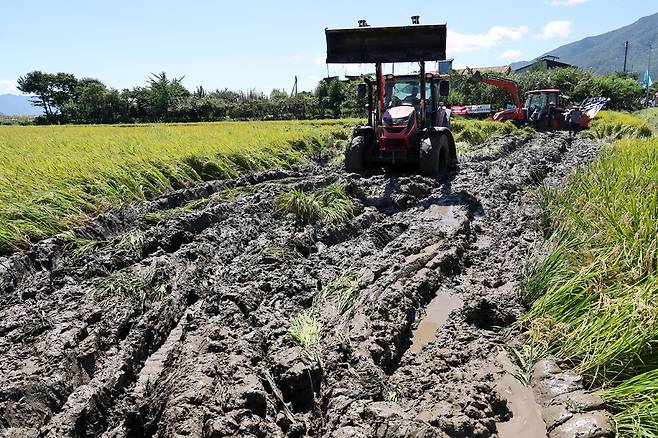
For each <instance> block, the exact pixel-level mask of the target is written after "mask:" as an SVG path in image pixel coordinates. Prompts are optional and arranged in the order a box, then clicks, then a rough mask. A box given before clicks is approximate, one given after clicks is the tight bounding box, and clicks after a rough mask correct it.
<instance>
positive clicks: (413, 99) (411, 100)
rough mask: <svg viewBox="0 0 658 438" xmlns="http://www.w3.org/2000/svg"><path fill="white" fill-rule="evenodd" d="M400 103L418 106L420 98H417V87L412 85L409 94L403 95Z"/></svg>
mask: <svg viewBox="0 0 658 438" xmlns="http://www.w3.org/2000/svg"><path fill="white" fill-rule="evenodd" d="M402 103H403V104H407V105H411V106H414V107H418V106H419V105H420V99H419V98H418V87H416V86H414V87H412V88H411V94H410V95H408V96H407V97H405V98H404V100H403V101H402Z"/></svg>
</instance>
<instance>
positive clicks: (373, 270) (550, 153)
mask: <svg viewBox="0 0 658 438" xmlns="http://www.w3.org/2000/svg"><path fill="white" fill-rule="evenodd" d="M597 152H598V146H597V144H595V143H592V142H589V141H586V140H582V139H578V140H573V139H571V138H569V137H567V136H565V135H563V134H538V135H536V136H534V137H532V136H528V137H507V138H502V139H496V140H493V141H491V142H490V143H489V144H487V145H484V146H483V147H482V148H480V149H478V150H477V151H475V152H472V153H471V154H469V155H468V156H465V157H462V158H461V160H460V161H461V162H460V169H459V170H458V171H456V172H453V174H452V175H451V176H450V178H449V179H448V180H446V181H436V180H432V179H428V178H423V177H420V176H415V175H393V176H387V175H383V174H375V175H369V176H365V177H364V176H357V175H347V174H344V173H343V172H341V171H339V170H336V169H335V168H333V167H312V168H310V169H308V170H305V171H301V172H282V171H270V172H265V173H260V174H255V175H250V176H247V177H244V178H241V179H237V180H231V181H224V182H212V183H206V184H203V185H200V186H198V187H195V188H192V189H186V190H181V191H178V192H174V193H172V194H170V195H167V196H165V197H163V198H161V199H159V200H156V201H153V202H151V203H150V204H148V205H146V206H129V207H126V208H125V209H123V210H121V211H119V212H117V213H114V214H104V215H102V216H100V217H99V218H97V219H96V220H94V221H93V222H92V223H91V224H89V225H87V226H85V227H82V228H81V229H79V230H75V231H74V233H75V234H76V236H78V237H84V238H85V240H84V241H82V240H75V241H71V240H70V239H66V238H65V237H64V236H58V237H55V238H51V239H48V240H45V241H42V242H40V243H39V244H36V245H34V247H33V249H31V250H30V251H27V252H21V253H16V254H13V255H11V256H8V257H5V258H0V431H3V430H4V432H5V433H6V435H7V436H17V437H32V436H42V437H53V438H54V437H68V436H71V437H91V436H103V437H146V436H158V437H170V436H192V437H196V436H212V437H230V436H236V437H238V436H240V437H284V436H290V437H295V436H298V437H301V436H318V437H364V438H365V437H410V436H413V437H436V436H459V437H461V436H473V437H488V436H494V435H496V434H497V433H498V429H500V431H501V436H503V437H504V436H505V434H504V433H503V430H514V429H513V428H510V427H506V426H509V425H511V423H510V422H511V421H513V420H512V419H513V418H514V416H513V415H514V409H513V406H514V402H513V401H512V400H506V397H505V394H504V391H501V389H500V387H501V383H500V382H501V381H504V380H501V379H503V377H504V376H505V372H504V368H505V366H506V365H505V363H506V361H505V358H504V356H505V353H504V351H505V348H504V347H505V344H506V342H508V341H509V337H508V336H509V333H508V331H506V330H504V328H505V327H507V326H509V325H511V324H512V323H513V322H514V321H515V320H516V319H517V318H518V317H519V316H520V315H521V314H522V312H523V307H522V306H521V304H520V302H519V296H518V287H519V281H520V278H521V270H522V266H523V263H524V260H525V258H526V256H527V254H528V253H529V252H530V251H531V250H532V249H533V248H535V246H536V244H537V243H538V242H540V241H541V238H542V236H541V235H539V234H538V232H537V226H536V207H535V205H534V197H533V196H534V192H535V191H536V190H537V188H538V186H539V185H540V184H541V182H542V181H544V180H545V179H547V178H549V179H551V180H552V181H554V182H555V181H559V180H561V179H562V178H563V177H564V176H565V175H567V174H568V173H569V172H571V171H572V170H573V169H574V168H575V167H576V166H577V165H580V164H583V163H586V162H587V161H589V160H591V159H592V158H593V157H595V156H596V154H597ZM339 179H342V180H344V181H346V182H347V183H348V188H349V190H350V192H351V195H352V197H353V199H354V200H355V204H356V214H355V217H354V218H353V219H352V220H351V221H349V222H348V223H345V224H341V225H334V226H324V225H317V226H300V225H296V224H294V223H293V222H292V221H290V220H288V219H287V218H284V217H280V216H279V215H277V214H275V212H274V210H275V208H274V207H275V205H274V198H275V195H276V194H277V193H280V192H282V191H284V190H290V189H293V188H295V189H301V190H305V191H307V190H313V189H317V188H321V187H325V186H327V185H329V184H331V183H332V182H334V181H336V180H339ZM218 194H219V195H218ZM212 195H214V196H212ZM203 199H206V200H207V202H206V201H203V202H198V201H199V200H203ZM191 205H194V208H191V207H190V208H183V207H186V206H188V207H189V206H191ZM145 214H146V216H145ZM341 276H342V277H341ZM336 278H353V279H354V283H353V284H352V289H351V294H350V296H349V297H348V298H349V300H347V301H341V300H340V299H338V298H336V297H324V298H323V299H320V298H318V297H321V296H322V295H321V294H320V291H322V290H323V289H324V290H326V287H327V285H328V284H331V282H332V281H333V280H334V279H336ZM311 307H313V308H314V309H315V314H316V317H317V319H318V322H319V324H320V326H321V330H320V339H319V342H317V344H315V345H314V346H312V347H310V348H308V349H306V350H304V349H302V348H301V347H299V346H298V345H296V344H295V343H293V342H292V341H290V340H289V339H288V338H287V337H286V336H285V335H286V333H287V331H288V330H289V328H290V321H291V320H292V319H293V318H295V317H296V316H298V315H299V314H302V313H303V312H305V311H307V309H310V308H311ZM517 402H518V401H517ZM517 419H518V418H517ZM538 424H539V425H540V426H541V422H540V423H538ZM535 426H537V424H535Z"/></svg>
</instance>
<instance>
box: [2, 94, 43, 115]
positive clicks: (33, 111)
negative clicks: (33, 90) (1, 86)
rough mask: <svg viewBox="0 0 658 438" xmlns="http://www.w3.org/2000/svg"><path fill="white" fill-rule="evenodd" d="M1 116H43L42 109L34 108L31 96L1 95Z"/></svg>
mask: <svg viewBox="0 0 658 438" xmlns="http://www.w3.org/2000/svg"><path fill="white" fill-rule="evenodd" d="M0 114H4V115H6V116H38V115H41V114H43V111H42V110H41V108H37V107H35V106H32V104H31V103H30V96H16V95H14V94H0Z"/></svg>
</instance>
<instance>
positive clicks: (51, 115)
mask: <svg viewBox="0 0 658 438" xmlns="http://www.w3.org/2000/svg"><path fill="white" fill-rule="evenodd" d="M182 79H183V78H173V77H169V76H168V75H167V74H166V73H164V72H163V73H159V74H152V75H151V76H150V77H149V78H148V80H147V83H146V85H145V86H141V87H139V86H138V87H134V88H132V89H123V90H117V89H114V88H111V87H108V86H106V85H105V84H104V83H103V82H101V81H100V80H98V79H92V78H82V79H78V78H76V77H75V76H74V75H72V74H70V73H44V72H41V71H33V72H30V73H28V74H26V75H25V76H22V77H20V78H19V79H18V89H19V90H20V91H22V92H23V93H28V94H31V95H33V98H32V104H33V105H35V106H38V107H40V108H42V109H43V116H40V117H37V119H36V122H37V123H44V124H50V123H99V124H100V123H140V122H204V121H218V120H246V119H273V120H276V119H313V118H327V117H333V118H338V117H355V116H362V115H363V113H364V107H365V102H357V99H356V94H357V93H356V86H357V83H356V82H355V81H352V82H344V81H340V80H338V78H327V79H324V80H322V81H321V82H320V84H319V85H318V86H317V88H316V90H315V91H314V92H313V93H310V92H306V91H302V92H300V93H297V94H295V95H292V96H291V95H288V93H286V92H285V91H282V90H276V89H275V90H272V92H271V93H270V94H269V95H266V94H264V93H262V92H259V91H256V90H250V91H233V90H229V89H223V90H214V91H206V90H205V89H204V88H203V87H197V88H196V89H195V90H193V91H190V90H188V89H186V88H185V87H184V86H183V84H182Z"/></svg>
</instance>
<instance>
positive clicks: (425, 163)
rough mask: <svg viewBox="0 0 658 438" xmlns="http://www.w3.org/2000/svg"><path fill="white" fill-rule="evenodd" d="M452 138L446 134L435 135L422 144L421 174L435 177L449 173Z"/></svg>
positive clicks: (441, 176)
mask: <svg viewBox="0 0 658 438" xmlns="http://www.w3.org/2000/svg"><path fill="white" fill-rule="evenodd" d="M450 161H451V160H450V139H449V138H448V136H447V135H445V134H439V135H433V136H431V137H430V138H426V139H425V140H423V143H422V144H421V145H420V174H421V175H423V176H429V177H434V178H437V177H438V178H444V177H446V176H447V175H448V166H449V164H450Z"/></svg>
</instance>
